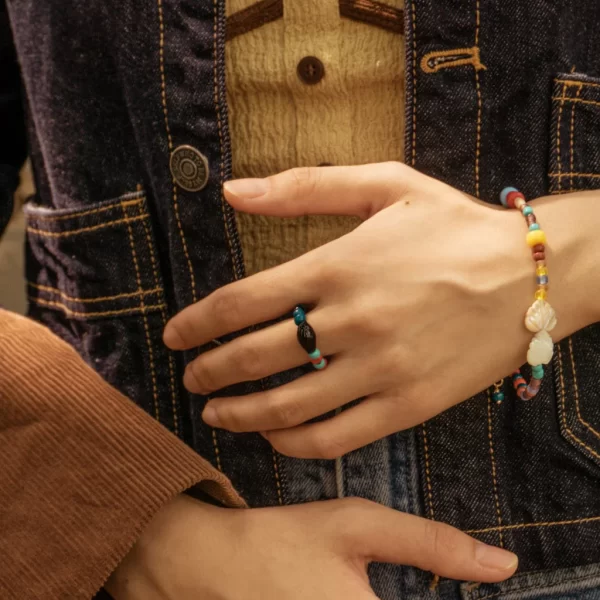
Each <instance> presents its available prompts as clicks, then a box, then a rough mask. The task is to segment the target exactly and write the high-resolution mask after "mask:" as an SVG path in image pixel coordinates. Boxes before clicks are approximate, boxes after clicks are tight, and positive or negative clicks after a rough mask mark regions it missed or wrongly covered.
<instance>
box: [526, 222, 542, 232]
mask: <svg viewBox="0 0 600 600" xmlns="http://www.w3.org/2000/svg"><path fill="white" fill-rule="evenodd" d="M539 228H540V224H539V223H532V224H531V225H530V226H529V231H537V230H538V229H539Z"/></svg>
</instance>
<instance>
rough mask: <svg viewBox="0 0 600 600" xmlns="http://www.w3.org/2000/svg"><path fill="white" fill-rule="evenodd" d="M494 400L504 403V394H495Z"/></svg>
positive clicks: (493, 395)
mask: <svg viewBox="0 0 600 600" xmlns="http://www.w3.org/2000/svg"><path fill="white" fill-rule="evenodd" d="M492 398H493V399H494V402H497V403H498V404H500V402H504V392H494V394H492Z"/></svg>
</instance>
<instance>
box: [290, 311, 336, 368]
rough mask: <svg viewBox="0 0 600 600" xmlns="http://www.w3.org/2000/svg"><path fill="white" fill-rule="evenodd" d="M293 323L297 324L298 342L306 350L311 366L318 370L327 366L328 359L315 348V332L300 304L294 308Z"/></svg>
mask: <svg viewBox="0 0 600 600" xmlns="http://www.w3.org/2000/svg"><path fill="white" fill-rule="evenodd" d="M294 323H295V324H296V325H297V326H298V342H299V344H300V345H301V346H302V347H303V348H304V350H306V353H307V354H308V357H309V358H310V362H311V363H312V366H313V367H314V368H315V369H317V370H318V371H322V370H323V369H324V368H325V367H327V364H328V361H327V359H326V358H325V357H323V356H322V355H321V351H320V350H319V349H318V348H317V334H316V333H315V330H314V329H313V328H312V327H311V326H310V325H309V324H308V323H307V322H306V312H305V310H304V309H303V308H302V307H301V306H296V308H295V309H294Z"/></svg>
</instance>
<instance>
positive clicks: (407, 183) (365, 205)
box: [223, 162, 425, 219]
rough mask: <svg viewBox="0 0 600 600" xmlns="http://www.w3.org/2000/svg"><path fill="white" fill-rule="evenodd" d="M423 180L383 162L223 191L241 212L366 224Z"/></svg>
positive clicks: (236, 183)
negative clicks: (332, 217) (323, 217)
mask: <svg viewBox="0 0 600 600" xmlns="http://www.w3.org/2000/svg"><path fill="white" fill-rule="evenodd" d="M424 177H425V176H424V175H421V174H420V173H418V172H417V171H415V170H414V169H411V168H410V167H408V166H406V165H403V164H401V163H397V162H386V163H375V164H370V165H360V166H356V167H303V168H298V169H291V170H289V171H284V172H283V173H279V174H278V175H272V176H271V177H266V178H264V179H236V180H233V181H228V182H226V183H225V184H224V186H223V189H224V191H225V197H226V199H227V201H228V202H229V203H230V204H231V205H232V206H233V207H234V208H236V209H237V210H240V211H242V212H248V213H255V214H261V215H272V216H277V217H298V216H302V215H349V216H357V217H361V218H362V219H368V218H369V217H370V216H372V215H373V214H375V213H376V212H379V211H380V210H383V209H384V208H386V207H387V206H389V205H390V204H393V203H395V202H397V201H398V200H400V198H401V197H402V196H403V195H404V194H406V193H407V191H408V190H409V189H410V188H414V187H415V186H416V183H417V182H418V181H419V179H421V178H424Z"/></svg>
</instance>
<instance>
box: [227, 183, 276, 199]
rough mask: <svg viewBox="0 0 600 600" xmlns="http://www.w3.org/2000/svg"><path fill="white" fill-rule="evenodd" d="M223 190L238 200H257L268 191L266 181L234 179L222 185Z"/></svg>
mask: <svg viewBox="0 0 600 600" xmlns="http://www.w3.org/2000/svg"><path fill="white" fill-rule="evenodd" d="M223 189H224V190H225V191H226V192H227V193H228V194H231V195H232V196H237V197H238V198H248V199H252V198H258V197H260V196H264V195H265V194H266V193H267V192H268V191H269V184H268V182H267V180H266V179H234V180H233V181H227V182H225V183H224V184H223Z"/></svg>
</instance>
